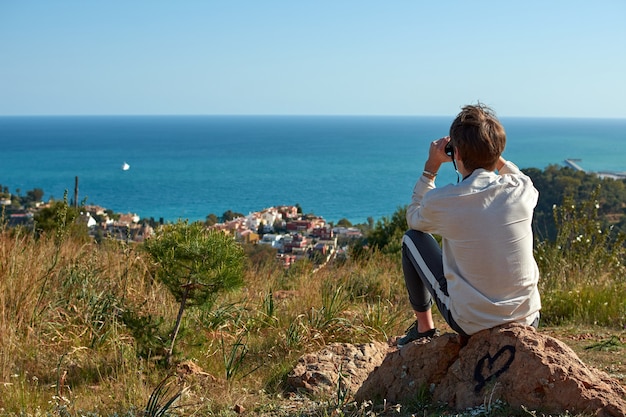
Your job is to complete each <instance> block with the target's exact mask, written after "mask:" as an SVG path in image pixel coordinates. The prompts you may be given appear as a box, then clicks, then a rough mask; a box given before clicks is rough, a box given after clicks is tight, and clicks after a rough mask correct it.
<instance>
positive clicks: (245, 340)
mask: <svg viewBox="0 0 626 417" xmlns="http://www.w3.org/2000/svg"><path fill="white" fill-rule="evenodd" d="M146 259H147V257H145V256H144V254H143V253H142V252H141V247H140V246H129V245H126V244H123V243H118V242H104V243H103V244H100V245H97V244H95V243H92V242H86V241H84V240H82V239H80V238H73V237H71V236H66V237H64V238H62V239H59V237H58V236H51V237H46V236H42V237H40V238H38V239H37V238H35V237H34V236H32V235H31V234H28V233H21V232H19V231H18V230H1V231H0V414H2V415H8V416H18V415H20V416H36V415H63V416H79V415H91V416H96V415H114V413H117V415H119V416H136V415H140V414H141V413H142V410H143V408H144V407H145V405H146V403H147V401H148V397H149V396H150V394H151V393H152V392H153V390H154V389H155V387H156V386H157V385H158V384H159V382H160V381H161V380H163V379H164V378H165V377H166V376H167V375H169V374H170V373H171V372H172V371H173V369H168V368H167V367H166V366H165V365H164V364H163V361H162V359H163V357H162V353H163V352H162V348H163V346H164V345H165V344H164V343H165V341H167V339H168V337H167V336H168V332H169V331H170V330H171V328H172V327H173V325H174V320H175V317H176V313H177V308H178V305H177V303H176V302H175V300H174V299H173V298H172V296H171V295H170V294H169V292H168V291H167V290H166V289H165V288H164V287H162V286H161V285H160V284H159V283H158V282H156V281H154V279H153V276H152V266H151V265H150V264H149V263H148V262H147V260H146ZM258 265H260V266H255V265H250V266H249V268H248V271H247V275H246V285H245V287H244V288H243V289H242V290H240V291H237V292H233V293H229V294H226V295H224V296H222V297H220V298H219V299H218V300H217V302H216V303H215V304H214V305H212V306H209V307H206V308H194V309H190V310H189V311H188V313H186V315H185V318H184V321H183V329H182V331H181V334H180V336H179V344H178V345H177V349H176V352H175V355H176V356H175V358H176V360H177V362H178V363H186V364H187V366H193V367H194V369H195V373H194V374H193V376H192V377H189V378H188V379H187V382H188V384H189V387H190V390H189V391H188V392H187V395H186V397H185V398H186V400H185V401H186V404H187V407H186V408H185V409H183V410H181V409H179V411H181V412H182V413H184V414H185V415H191V413H192V412H195V415H231V414H233V411H232V409H233V406H234V405H236V404H238V405H241V406H243V407H245V408H246V409H247V410H251V411H252V412H253V413H265V414H273V415H300V414H297V413H296V412H293V413H291V414H289V412H287V411H284V410H285V409H284V408H283V407H284V399H283V397H284V396H285V391H284V388H285V387H284V385H283V384H284V380H285V376H286V374H287V373H288V372H289V371H290V370H291V369H292V367H293V365H294V363H295V361H296V360H297V358H298V357H299V356H301V355H302V354H304V353H307V352H311V351H315V350H317V349H319V348H320V347H322V346H324V345H326V344H327V343H330V342H352V343H357V342H365V341H370V340H387V338H389V337H391V336H394V335H398V334H401V333H403V331H404V329H405V328H406V326H407V324H409V322H410V320H411V316H412V315H411V313H410V308H409V305H408V301H407V297H406V290H405V287H404V281H403V278H402V271H401V266H400V259H399V257H394V256H389V255H382V254H379V253H373V254H371V256H370V258H369V259H367V260H363V261H348V262H345V263H340V264H339V263H337V264H332V265H328V266H327V267H326V268H323V269H321V270H319V271H317V272H313V271H314V268H313V265H312V264H310V263H308V262H301V263H299V264H298V265H297V266H296V267H295V268H292V269H290V270H289V271H285V270H283V269H282V268H281V267H279V266H277V265H275V264H273V263H271V262H265V263H263V262H261V263H259V264H258ZM594 288H597V287H594ZM593 308H594V309H600V310H601V309H602V308H603V305H602V304H601V303H600V304H598V305H597V306H594V307H593ZM591 311H595V310H591ZM546 314H549V312H544V316H545V315H546ZM598 314H599V313H598ZM435 319H436V320H437V325H438V326H439V327H441V328H443V329H444V330H445V329H446V327H445V325H444V324H443V323H442V321H441V319H440V317H439V316H438V315H436V316H435ZM577 320H582V319H581V318H577ZM620 331H622V333H619V332H620ZM607 332H608V333H611V334H618V335H619V337H623V329H622V330H620V329H619V328H608V330H607ZM565 341H566V342H568V340H565ZM590 354H591V353H590ZM613 359H614V358H613ZM601 366H603V365H601V364H599V367H601ZM607 366H608V365H607ZM331 402H332V399H331ZM289 404H291V405H293V401H291V402H289ZM303 404H304V403H303ZM302 406H303V407H304V405H302ZM311 407H312V408H313V411H311V412H310V415H328V414H329V413H331V412H332V411H328V410H330V409H329V408H328V404H326V405H322V406H319V405H318V406H315V405H312V406H311ZM281 410H282V411H281ZM355 415H358V413H356V414H355ZM379 415H380V414H379Z"/></svg>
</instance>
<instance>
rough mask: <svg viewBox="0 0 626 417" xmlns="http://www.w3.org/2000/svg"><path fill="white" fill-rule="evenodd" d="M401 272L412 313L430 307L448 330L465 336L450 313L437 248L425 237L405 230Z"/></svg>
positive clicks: (430, 237) (439, 252)
mask: <svg viewBox="0 0 626 417" xmlns="http://www.w3.org/2000/svg"><path fill="white" fill-rule="evenodd" d="M402 270H403V273H404V281H405V283H406V288H407V292H408V293H409V302H410V303H411V307H412V308H413V309H414V310H415V311H418V312H420V311H427V310H428V309H429V308H431V306H432V305H433V300H434V303H435V304H437V308H438V309H439V312H440V313H441V315H442V316H443V318H444V320H446V322H447V323H448V325H450V327H451V328H452V329H453V330H454V331H455V332H457V333H459V334H460V335H462V336H468V335H467V334H466V333H465V332H464V331H463V329H461V327H460V326H459V325H458V324H457V323H456V322H455V321H454V318H453V317H452V314H451V313H450V308H449V306H450V295H449V294H448V283H447V281H446V277H445V276H444V274H443V260H442V254H441V247H440V246H439V244H438V243H437V241H436V240H435V238H433V236H432V235H430V234H428V233H423V232H419V231H417V230H409V231H408V232H406V233H405V234H404V237H403V238H402Z"/></svg>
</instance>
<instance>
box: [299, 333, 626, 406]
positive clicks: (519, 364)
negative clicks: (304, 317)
mask: <svg viewBox="0 0 626 417" xmlns="http://www.w3.org/2000/svg"><path fill="white" fill-rule="evenodd" d="M387 349H389V350H388V351H387ZM385 354H386V356H385ZM368 356H369V358H368ZM339 371H341V372H342V373H343V375H344V376H345V375H348V376H349V378H348V379H349V381H350V382H351V385H350V387H351V392H356V393H355V399H356V400H357V401H359V402H362V401H365V400H370V399H378V400H382V399H386V400H387V401H391V402H402V401H404V400H411V399H415V398H417V397H418V396H420V395H423V394H424V393H430V394H432V397H433V400H434V401H437V402H443V403H446V404H447V405H448V406H449V407H450V408H453V409H457V410H464V409H466V408H468V407H477V406H480V405H483V404H486V403H488V402H491V403H493V402H494V401H496V400H502V401H504V402H506V403H507V404H509V405H511V406H513V407H521V406H524V407H526V408H528V409H531V410H543V411H546V412H554V413H563V412H566V411H569V412H570V413H585V414H595V415H598V416H612V417H617V416H622V417H623V416H626V390H625V389H624V388H623V387H622V386H621V385H620V384H619V383H618V382H617V381H615V380H613V379H611V378H610V377H609V376H608V375H607V374H606V373H604V372H602V371H599V370H597V369H594V368H589V367H587V366H585V364H584V363H582V362H581V361H580V359H579V358H578V356H577V355H576V354H575V353H574V352H573V351H572V350H571V349H570V348H569V347H568V346H566V345H565V344H564V343H562V342H560V341H558V340H557V339H554V338H552V337H550V336H547V335H543V334H541V333H538V332H537V331H536V330H535V329H534V328H532V327H529V326H522V325H516V324H513V325H507V326H502V327H499V328H494V329H491V330H485V331H483V332H480V333H477V334H475V335H473V336H472V337H471V338H470V339H469V342H468V343H467V345H466V346H464V347H462V346H461V344H460V341H459V338H458V336H457V335H456V334H445V335H443V336H441V337H436V338H434V339H433V340H431V341H427V340H425V341H419V342H413V343H411V344H408V345H407V346H405V347H403V348H402V349H397V348H395V347H391V348H387V347H386V346H384V345H383V344H375V343H374V344H369V345H359V346H351V345H349V344H341V345H339V344H335V345H331V346H329V347H327V348H325V349H324V350H322V351H321V352H320V353H318V354H311V355H305V356H304V357H303V358H301V359H300V361H299V363H298V366H296V368H295V369H294V371H293V372H292V373H291V374H290V378H289V382H290V383H291V384H292V385H293V386H294V387H297V388H304V389H307V390H309V391H310V392H318V393H320V394H321V393H329V394H334V393H336V390H337V383H338V381H340V380H339ZM366 372H367V373H369V375H368V376H365V377H364V374H365V373H366Z"/></svg>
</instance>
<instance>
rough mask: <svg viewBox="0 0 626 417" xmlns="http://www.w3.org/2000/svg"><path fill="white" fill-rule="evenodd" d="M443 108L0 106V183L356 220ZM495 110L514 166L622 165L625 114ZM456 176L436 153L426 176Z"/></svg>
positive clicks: (394, 193)
mask: <svg viewBox="0 0 626 417" xmlns="http://www.w3.org/2000/svg"><path fill="white" fill-rule="evenodd" d="M452 119H453V117H366V116H362V117H357V116H354V117H348V116H346V117H344V116H332V117H331V116H93V117H88V116H80V117H35V116H32V117H31V116H23V117H0V146H1V149H2V159H1V162H0V184H1V185H2V187H7V188H8V189H9V191H10V192H12V193H16V192H17V191H18V190H19V192H20V193H21V194H22V195H23V194H25V193H26V192H27V191H29V190H32V189H34V188H41V189H43V190H44V192H45V196H44V199H45V200H47V199H49V198H54V199H57V200H58V199H62V198H63V195H64V193H65V191H67V192H68V195H69V198H73V195H74V183H75V178H76V177H78V182H79V197H78V201H79V202H86V203H87V204H97V205H100V206H103V207H105V208H108V209H111V210H113V211H115V212H118V213H136V214H138V215H139V216H140V217H142V218H144V217H153V218H154V219H156V220H158V219H160V218H163V219H164V220H165V221H175V220H177V219H179V218H180V219H189V220H203V219H205V218H206V216H207V215H208V214H210V213H213V214H216V215H218V216H221V215H222V214H223V213H224V212H225V211H227V210H232V211H235V212H240V213H243V214H247V213H249V212H252V211H258V210H261V209H263V208H266V207H270V206H276V205H293V204H296V203H297V204H299V205H300V206H301V207H302V208H303V210H304V212H305V213H314V214H316V215H319V216H322V217H324V218H325V219H326V220H327V221H334V222H336V221H337V220H339V219H341V218H347V219H349V220H350V221H351V222H352V223H363V222H366V221H367V219H368V217H371V218H373V219H374V220H379V219H380V218H382V217H383V216H391V215H392V214H393V213H394V211H396V209H397V208H398V207H400V206H403V205H405V204H407V203H408V202H409V200H410V197H411V192H412V189H413V184H414V183H415V180H416V179H417V178H418V176H419V175H421V172H422V169H423V166H424V161H425V159H426V156H427V153H428V146H429V143H430V142H431V141H432V140H434V139H437V138H439V137H442V136H445V135H447V134H448V129H449V126H450V123H451V121H452ZM501 121H502V123H503V124H504V126H505V129H506V131H507V147H506V150H505V152H504V156H505V158H507V159H510V160H512V161H513V162H515V163H516V164H517V165H518V166H519V167H520V168H529V167H534V168H539V169H543V168H545V167H547V166H548V165H551V164H556V165H562V164H563V161H564V160H565V159H566V158H580V159H581V161H580V162H579V164H580V165H581V166H582V167H583V168H585V169H586V170H589V171H617V172H624V171H626V119H550V118H501ZM124 163H127V164H128V165H129V166H130V168H129V169H127V170H124V169H122V166H123V164H124ZM456 178H457V177H456V173H455V172H454V169H453V167H452V164H445V165H444V166H443V167H442V168H441V171H440V175H439V177H438V178H437V183H438V184H439V185H442V184H446V183H450V182H456ZM540 191H541V190H540Z"/></svg>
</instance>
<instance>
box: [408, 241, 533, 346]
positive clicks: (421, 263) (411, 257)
mask: <svg viewBox="0 0 626 417" xmlns="http://www.w3.org/2000/svg"><path fill="white" fill-rule="evenodd" d="M402 271H403V272H404V282H405V283H406V289H407V292H408V293H409V302H410V303H411V307H413V310H415V311H418V312H424V311H427V310H428V309H430V308H431V307H432V305H433V299H434V302H435V303H436V304H437V308H438V309H439V312H440V313H441V315H442V316H443V318H444V320H445V321H446V323H448V325H449V326H450V327H451V328H452V330H454V331H455V332H457V333H458V334H460V335H461V336H464V337H469V335H468V334H467V333H465V332H464V331H463V329H461V326H459V325H458V324H457V323H456V321H454V318H453V317H452V313H450V307H449V306H450V294H448V282H447V281H446V277H445V276H444V274H443V259H442V254H441V247H440V246H439V244H438V243H437V241H436V240H435V238H434V237H432V235H430V234H428V233H423V232H418V231H417V230H409V231H408V232H406V233H405V234H404V237H403V238H402ZM538 325H539V317H537V319H536V320H535V322H534V323H533V324H532V326H533V327H535V328H537V327H538Z"/></svg>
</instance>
